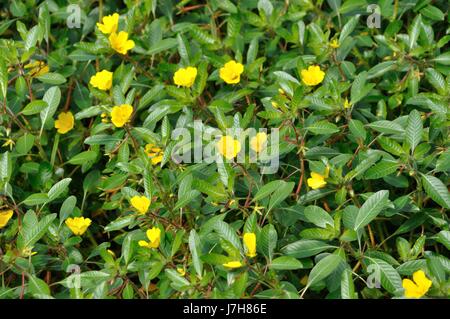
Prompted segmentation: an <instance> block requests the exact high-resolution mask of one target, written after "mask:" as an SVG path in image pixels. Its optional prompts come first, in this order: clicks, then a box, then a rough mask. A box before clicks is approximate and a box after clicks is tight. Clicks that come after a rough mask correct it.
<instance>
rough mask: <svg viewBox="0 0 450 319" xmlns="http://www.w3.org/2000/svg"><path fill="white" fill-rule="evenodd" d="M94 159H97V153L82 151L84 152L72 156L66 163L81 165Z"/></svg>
mask: <svg viewBox="0 0 450 319" xmlns="http://www.w3.org/2000/svg"><path fill="white" fill-rule="evenodd" d="M96 158H97V152H94V151H84V152H81V153H78V154H77V155H75V156H73V157H72V158H71V159H70V160H68V161H67V162H68V163H70V164H72V165H83V164H85V163H87V162H92V161H94V160H95V159H96Z"/></svg>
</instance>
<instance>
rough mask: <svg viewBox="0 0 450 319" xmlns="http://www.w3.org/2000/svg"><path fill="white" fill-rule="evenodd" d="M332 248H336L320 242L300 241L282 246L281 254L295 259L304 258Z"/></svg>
mask: <svg viewBox="0 0 450 319" xmlns="http://www.w3.org/2000/svg"><path fill="white" fill-rule="evenodd" d="M333 248H337V247H336V246H334V245H330V244H327V243H325V242H323V241H320V240H310V239H302V240H298V241H295V242H293V243H290V244H288V245H286V246H284V247H283V248H281V251H282V253H283V254H285V255H289V256H292V257H295V258H305V257H310V256H314V255H317V254H319V253H321V252H323V251H325V250H328V249H333Z"/></svg>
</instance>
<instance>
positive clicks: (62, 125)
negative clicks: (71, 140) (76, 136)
mask: <svg viewBox="0 0 450 319" xmlns="http://www.w3.org/2000/svg"><path fill="white" fill-rule="evenodd" d="M74 123H75V118H74V117H73V114H72V112H70V111H69V112H61V113H59V115H58V119H57V120H55V128H56V129H57V131H58V133H59V134H66V133H67V132H69V131H70V130H72V129H73V126H74Z"/></svg>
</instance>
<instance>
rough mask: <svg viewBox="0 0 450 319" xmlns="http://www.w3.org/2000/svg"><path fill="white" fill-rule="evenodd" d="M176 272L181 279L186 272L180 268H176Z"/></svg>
mask: <svg viewBox="0 0 450 319" xmlns="http://www.w3.org/2000/svg"><path fill="white" fill-rule="evenodd" d="M177 272H178V273H179V274H180V275H181V276H183V277H184V275H186V271H185V270H184V268H182V267H178V268H177Z"/></svg>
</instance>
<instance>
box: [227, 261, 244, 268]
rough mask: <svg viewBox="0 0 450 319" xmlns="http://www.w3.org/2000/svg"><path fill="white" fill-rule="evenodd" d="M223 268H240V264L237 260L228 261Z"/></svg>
mask: <svg viewBox="0 0 450 319" xmlns="http://www.w3.org/2000/svg"><path fill="white" fill-rule="evenodd" d="M223 266H225V267H227V268H240V267H242V263H241V262H240V261H239V260H237V261H229V262H227V263H225V264H223Z"/></svg>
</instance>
